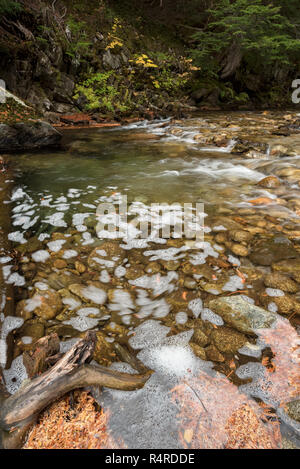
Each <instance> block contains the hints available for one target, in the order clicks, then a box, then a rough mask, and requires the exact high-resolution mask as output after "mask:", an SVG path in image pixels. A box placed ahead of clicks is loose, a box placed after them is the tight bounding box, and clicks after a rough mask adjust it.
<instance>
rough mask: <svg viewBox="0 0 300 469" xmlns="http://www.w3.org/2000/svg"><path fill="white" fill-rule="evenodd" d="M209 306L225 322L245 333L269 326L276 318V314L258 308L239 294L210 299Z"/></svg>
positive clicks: (251, 332)
mask: <svg viewBox="0 0 300 469" xmlns="http://www.w3.org/2000/svg"><path fill="white" fill-rule="evenodd" d="M209 308H210V309H211V310H212V311H213V312H215V313H217V314H219V315H220V316H221V317H222V318H223V319H224V321H225V322H226V323H227V324H229V325H231V326H232V327H233V328H234V329H236V330H237V331H239V332H243V333H245V334H255V330H256V329H262V328H267V327H270V326H271V325H272V324H273V322H274V321H275V320H276V318H277V315H276V314H274V313H270V312H269V311H266V310H264V309H262V308H259V307H258V306H255V305H253V304H252V303H249V302H248V301H246V300H245V299H243V298H241V297H240V296H232V297H222V298H217V299H215V300H211V301H210V302H209Z"/></svg>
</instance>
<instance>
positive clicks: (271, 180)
mask: <svg viewBox="0 0 300 469" xmlns="http://www.w3.org/2000/svg"><path fill="white" fill-rule="evenodd" d="M258 185H259V186H261V187H265V188H266V189H273V188H276V187H279V186H280V185H281V183H280V180H279V179H278V178H277V177H276V176H267V177H265V178H263V179H261V181H259V182H258Z"/></svg>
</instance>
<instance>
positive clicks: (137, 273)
mask: <svg viewBox="0 0 300 469" xmlns="http://www.w3.org/2000/svg"><path fill="white" fill-rule="evenodd" d="M149 270H150V269H149ZM158 271H159V270H158ZM151 272H152V271H151V270H150V273H151ZM143 275H145V272H144V269H143V266H142V265H140V264H138V265H133V266H131V267H127V268H126V273H125V278H126V279H127V280H135V279H137V278H139V277H142V276H143Z"/></svg>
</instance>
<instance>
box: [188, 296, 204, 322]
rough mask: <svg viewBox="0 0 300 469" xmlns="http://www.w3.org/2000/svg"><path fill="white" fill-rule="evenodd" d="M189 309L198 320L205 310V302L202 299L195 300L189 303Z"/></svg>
mask: <svg viewBox="0 0 300 469" xmlns="http://www.w3.org/2000/svg"><path fill="white" fill-rule="evenodd" d="M188 307H189V309H190V310H191V311H192V312H193V314H194V316H195V318H197V317H198V316H199V314H200V313H201V312H202V310H203V302H202V300H201V298H195V299H194V300H191V301H190V302H189V303H188Z"/></svg>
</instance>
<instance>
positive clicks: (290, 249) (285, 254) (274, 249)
mask: <svg viewBox="0 0 300 469" xmlns="http://www.w3.org/2000/svg"><path fill="white" fill-rule="evenodd" d="M298 256H299V254H298V252H297V251H296V249H295V248H294V246H293V244H292V243H291V241H290V240H289V239H288V238H286V237H285V236H274V237H273V238H270V239H266V240H260V241H259V242H258V243H257V244H256V245H255V246H254V247H253V249H252V252H251V254H250V256H249V258H250V260H251V262H253V263H254V264H259V265H265V266H268V265H271V264H273V262H278V261H281V260H284V259H294V258H296V257H298Z"/></svg>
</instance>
